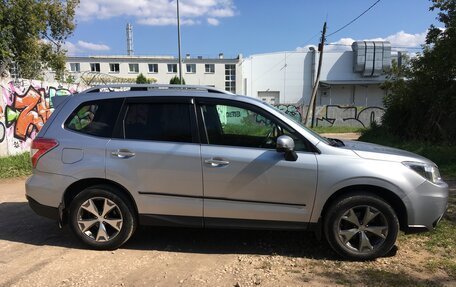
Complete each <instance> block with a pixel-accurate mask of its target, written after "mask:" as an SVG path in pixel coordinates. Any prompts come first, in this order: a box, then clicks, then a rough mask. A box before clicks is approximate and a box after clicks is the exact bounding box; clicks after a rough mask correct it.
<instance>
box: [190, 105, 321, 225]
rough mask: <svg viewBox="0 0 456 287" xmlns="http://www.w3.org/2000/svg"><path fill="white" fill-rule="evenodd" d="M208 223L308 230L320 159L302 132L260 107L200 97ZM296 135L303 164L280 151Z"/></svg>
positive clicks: (206, 218) (297, 149) (199, 109)
mask: <svg viewBox="0 0 456 287" xmlns="http://www.w3.org/2000/svg"><path fill="white" fill-rule="evenodd" d="M198 112H199V118H200V119H199V120H200V126H201V127H202V131H201V132H200V134H202V135H203V137H202V142H203V144H202V146H201V155H202V164H203V182H204V196H205V199H204V217H205V225H206V226H211V225H217V226H231V225H235V226H242V225H246V226H252V227H254V226H257V227H268V228H274V227H278V228H284V227H286V228H303V227H305V226H306V224H307V222H308V221H309V219H310V213H311V211H312V205H313V200H314V197H315V191H316V185H317V161H316V155H315V154H314V152H313V150H312V148H311V146H309V143H308V142H307V141H306V140H305V139H304V138H302V136H301V135H299V134H298V133H297V132H296V131H294V130H292V129H291V128H290V127H288V126H286V125H285V124H284V123H282V122H280V121H279V120H278V119H276V118H275V117H273V116H272V115H270V114H268V113H266V112H264V111H263V110H262V109H259V108H258V107H256V106H253V105H248V104H243V103H239V102H237V101H228V100H226V101H225V100H210V99H200V100H199V106H198ZM282 134H286V135H289V136H291V137H292V138H293V139H294V141H295V144H296V151H297V154H298V159H297V161H286V160H285V159H284V154H283V153H279V152H277V151H276V150H275V145H276V139H277V137H278V136H279V135H282Z"/></svg>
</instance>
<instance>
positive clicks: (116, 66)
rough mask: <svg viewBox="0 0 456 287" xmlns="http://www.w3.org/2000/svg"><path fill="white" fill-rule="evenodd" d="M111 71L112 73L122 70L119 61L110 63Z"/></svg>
mask: <svg viewBox="0 0 456 287" xmlns="http://www.w3.org/2000/svg"><path fill="white" fill-rule="evenodd" d="M109 72H111V73H119V72H120V65H119V64H118V63H111V64H109Z"/></svg>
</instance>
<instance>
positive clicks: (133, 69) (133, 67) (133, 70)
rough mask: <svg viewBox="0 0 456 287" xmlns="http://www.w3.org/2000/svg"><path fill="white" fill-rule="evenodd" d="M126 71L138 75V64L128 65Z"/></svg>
mask: <svg viewBox="0 0 456 287" xmlns="http://www.w3.org/2000/svg"><path fill="white" fill-rule="evenodd" d="M128 71H129V72H130V73H139V64H128Z"/></svg>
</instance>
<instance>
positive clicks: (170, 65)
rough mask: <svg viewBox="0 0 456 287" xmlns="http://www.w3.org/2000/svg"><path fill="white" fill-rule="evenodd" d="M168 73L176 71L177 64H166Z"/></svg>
mask: <svg viewBox="0 0 456 287" xmlns="http://www.w3.org/2000/svg"><path fill="white" fill-rule="evenodd" d="M168 73H174V74H175V73H177V64H168Z"/></svg>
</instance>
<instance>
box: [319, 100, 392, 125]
mask: <svg viewBox="0 0 456 287" xmlns="http://www.w3.org/2000/svg"><path fill="white" fill-rule="evenodd" d="M316 110H317V112H316V115H317V117H316V119H317V121H316V123H317V126H353V127H364V128H365V127H369V126H370V125H371V124H372V123H373V122H376V123H377V124H380V123H381V120H382V116H383V114H384V113H385V109H384V108H381V107H354V106H349V107H343V106H338V105H327V106H322V107H317V109H316Z"/></svg>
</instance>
